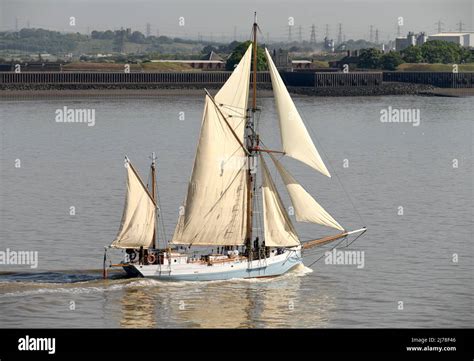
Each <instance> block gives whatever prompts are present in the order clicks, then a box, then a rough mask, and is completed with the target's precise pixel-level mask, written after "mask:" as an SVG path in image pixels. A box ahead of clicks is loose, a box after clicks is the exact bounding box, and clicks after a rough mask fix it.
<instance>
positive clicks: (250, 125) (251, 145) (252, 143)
mask: <svg viewBox="0 0 474 361" xmlns="http://www.w3.org/2000/svg"><path fill="white" fill-rule="evenodd" d="M257 29H258V25H257V12H255V13H254V22H253V74H252V75H253V76H252V109H251V111H252V114H251V115H250V116H249V117H248V121H247V132H248V133H247V151H248V153H247V154H248V155H247V165H248V170H247V235H246V240H247V248H248V259H249V261H251V260H252V253H253V252H252V246H253V243H252V228H253V192H254V177H253V172H252V167H253V166H255V161H254V160H255V153H254V151H255V149H256V148H257V147H256V146H257V145H258V144H257V142H258V139H257V138H256V134H255V128H254V125H255V112H256V111H257Z"/></svg>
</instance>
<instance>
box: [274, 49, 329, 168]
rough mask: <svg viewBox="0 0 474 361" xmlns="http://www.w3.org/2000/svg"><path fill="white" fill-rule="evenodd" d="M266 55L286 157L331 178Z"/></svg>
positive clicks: (279, 77) (278, 75) (275, 69)
mask: <svg viewBox="0 0 474 361" xmlns="http://www.w3.org/2000/svg"><path fill="white" fill-rule="evenodd" d="M265 54H266V57H267V62H268V67H269V71H270V77H271V80H272V87H273V93H274V96H275V103H276V108H277V112H278V118H279V120H280V131H281V142H282V146H283V151H284V152H285V154H286V155H288V156H290V157H292V158H295V159H297V160H299V161H301V162H303V163H305V164H307V165H309V166H310V167H312V168H314V169H316V170H317V171H319V172H321V173H322V174H324V175H326V176H328V177H331V175H330V174H329V171H328V170H327V168H326V166H325V165H324V162H323V160H322V159H321V156H320V155H319V153H318V151H317V149H316V147H315V146H314V144H313V141H312V140H311V137H310V136H309V134H308V130H307V129H306V127H305V125H304V123H303V120H302V119H301V116H300V115H299V113H298V110H297V109H296V107H295V104H294V103H293V100H292V99H291V97H290V94H289V93H288V90H287V89H286V86H285V84H284V83H283V80H282V79H281V76H280V74H279V73H278V70H277V68H276V66H275V64H274V63H273V60H272V57H271V56H270V54H269V53H268V50H267V49H265Z"/></svg>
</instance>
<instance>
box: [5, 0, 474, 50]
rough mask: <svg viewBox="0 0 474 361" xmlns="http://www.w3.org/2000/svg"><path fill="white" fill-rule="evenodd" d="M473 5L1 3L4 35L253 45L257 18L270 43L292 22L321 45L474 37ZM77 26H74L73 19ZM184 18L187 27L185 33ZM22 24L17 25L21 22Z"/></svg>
mask: <svg viewBox="0 0 474 361" xmlns="http://www.w3.org/2000/svg"><path fill="white" fill-rule="evenodd" d="M473 2H474V1H473V0H397V1H393V0H379V1H377V0H332V1H329V0H253V1H252V0H233V1H230V0H194V1H193V0H172V1H170V0H115V1H114V0H97V1H92V0H0V21H1V23H0V30H2V31H3V30H14V29H15V22H16V21H17V22H18V27H19V28H22V27H26V26H27V23H28V22H29V24H30V27H42V28H48V29H55V30H60V31H79V32H86V31H87V30H93V29H98V30H104V29H119V28H120V27H122V26H123V27H124V28H127V27H131V28H132V29H133V30H139V31H141V32H143V33H145V31H146V23H150V24H151V33H152V34H153V35H156V34H157V30H158V31H159V34H160V35H169V36H182V37H188V38H193V39H197V37H198V36H199V34H200V35H201V36H202V37H203V38H205V39H210V38H211V34H212V39H213V40H222V39H223V37H225V38H226V40H229V39H232V38H233V37H234V32H235V33H236V34H237V38H238V39H248V38H249V36H250V29H251V25H252V22H253V12H254V11H257V13H258V23H259V25H260V27H261V30H262V35H263V36H264V37H267V36H269V37H270V40H285V39H287V38H288V21H289V18H290V17H292V18H293V19H294V26H293V27H292V37H293V39H294V40H298V38H299V30H300V28H299V27H300V26H301V34H302V38H303V39H304V40H305V39H306V40H309V36H310V32H311V25H312V24H314V25H315V26H316V36H317V39H318V40H321V39H322V38H323V37H324V33H325V30H326V24H329V34H330V37H331V38H334V39H336V38H337V27H338V24H339V23H342V31H343V34H345V36H346V38H347V39H350V38H368V36H369V26H370V25H373V29H374V34H375V29H379V38H380V40H384V41H385V40H387V39H388V37H390V38H392V37H394V36H395V35H396V32H397V26H396V24H397V18H398V17H403V20H404V25H403V26H402V34H406V32H408V31H410V30H411V31H416V32H418V31H426V32H427V33H428V34H432V33H434V32H436V25H435V23H436V22H437V21H438V20H441V21H442V22H443V23H444V25H443V29H444V30H457V28H458V25H457V24H458V23H459V22H460V21H461V22H462V23H463V24H464V25H463V27H464V29H467V30H474V27H473V17H474V16H473V15H474V14H473ZM70 16H74V17H75V18H76V26H75V27H71V26H69V17H70ZM180 17H183V18H184V26H180V24H179V20H180ZM16 19H17V20H16Z"/></svg>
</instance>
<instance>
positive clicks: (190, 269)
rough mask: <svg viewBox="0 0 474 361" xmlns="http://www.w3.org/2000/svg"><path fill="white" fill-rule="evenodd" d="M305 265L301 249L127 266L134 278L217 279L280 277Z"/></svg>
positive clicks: (173, 279) (125, 268)
mask: <svg viewBox="0 0 474 361" xmlns="http://www.w3.org/2000/svg"><path fill="white" fill-rule="evenodd" d="M299 264H302V258H301V250H300V248H296V249H290V250H286V251H285V252H284V253H283V254H280V255H276V256H272V257H269V258H266V259H262V260H254V261H251V262H249V261H248V260H235V261H230V262H225V263H222V264H212V265H208V264H192V263H191V264H189V263H188V264H177V265H174V264H171V265H134V264H130V265H127V266H124V267H123V268H124V270H125V271H126V272H127V274H128V275H129V276H132V277H146V278H154V279H160V280H169V281H217V280H229V279H234V278H262V277H276V276H280V275H282V274H284V273H286V272H288V271H289V270H291V269H292V268H294V267H296V266H298V265H299Z"/></svg>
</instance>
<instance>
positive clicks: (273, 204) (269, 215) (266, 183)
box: [260, 155, 300, 247]
mask: <svg viewBox="0 0 474 361" xmlns="http://www.w3.org/2000/svg"><path fill="white" fill-rule="evenodd" d="M260 163H261V166H262V178H263V179H262V198H263V221H264V228H265V231H264V235H265V246H266V247H293V246H298V245H299V244H300V241H299V239H298V236H297V235H296V231H295V228H294V226H293V224H292V223H291V220H290V218H289V217H288V214H287V213H286V210H285V207H284V206H283V202H282V201H281V198H280V195H279V194H278V190H277V189H276V187H275V183H274V182H273V180H272V177H271V176H270V173H269V171H268V168H267V165H266V164H265V161H264V160H263V156H262V155H260Z"/></svg>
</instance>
